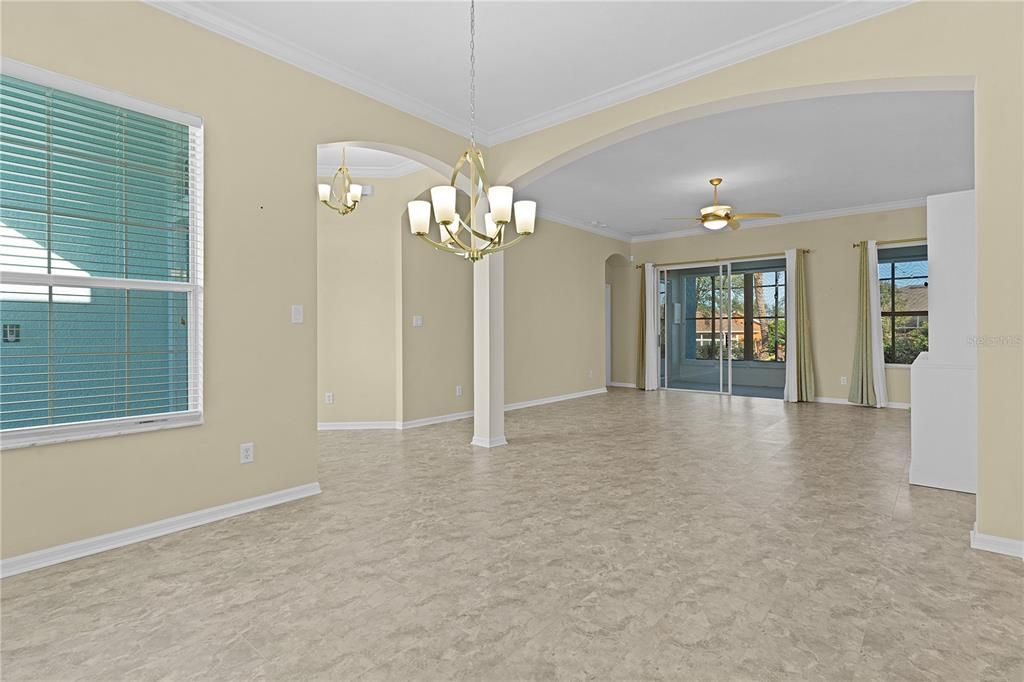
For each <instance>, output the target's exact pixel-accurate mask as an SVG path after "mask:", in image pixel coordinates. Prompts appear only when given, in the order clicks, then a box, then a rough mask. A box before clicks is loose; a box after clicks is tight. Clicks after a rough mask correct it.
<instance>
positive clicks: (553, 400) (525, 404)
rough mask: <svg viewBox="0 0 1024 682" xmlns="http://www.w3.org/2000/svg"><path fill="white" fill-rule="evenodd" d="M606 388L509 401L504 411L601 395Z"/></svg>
mask: <svg viewBox="0 0 1024 682" xmlns="http://www.w3.org/2000/svg"><path fill="white" fill-rule="evenodd" d="M607 392H608V389H607V388H604V387H602V388H592V389H590V390H589V391H579V392H578V393H566V394H565V395H553V396H550V397H548V398H537V399H536V400H524V401H523V402H521V403H509V404H508V405H505V411H506V412H511V411H512V410H521V409H523V408H524V407H536V406H537V405H547V404H549V403H559V402H562V401H563V400H573V399H575V398H586V397H588V396H592V395H601V394H602V393H607Z"/></svg>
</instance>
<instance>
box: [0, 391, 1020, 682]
mask: <svg viewBox="0 0 1024 682" xmlns="http://www.w3.org/2000/svg"><path fill="white" fill-rule="evenodd" d="M507 432H508V436H509V440H510V443H511V444H510V445H509V446H508V447H504V448H498V449H494V450H491V451H488V450H481V449H473V448H471V447H470V446H469V445H467V443H468V441H469V438H470V435H471V425H470V422H468V421H462V422H454V423H449V424H442V425H437V426H430V427H423V428H420V429H415V430H409V431H404V432H384V431H374V432H333V433H328V434H324V435H323V436H322V441H321V442H322V461H321V471H320V482H321V485H322V486H323V490H324V492H323V494H322V495H320V496H318V497H315V498H310V499H307V500H302V501H298V502H294V503H290V504H287V505H282V506H280V507H276V508H273V509H269V510H264V511H260V512H256V513H252V514H248V515H245V516H241V517H237V518H234V519H230V520H227V521H222V522H219V523H216V524H211V525H208V526H204V527H200V528H196V529H193V530H189V531H185V532H182V533H177V534H175V535H171V536H166V537H164V538H159V539H156V540H153V541H150V542H146V543H141V544H137V545H133V546H131V547H126V548H123V549H119V550H115V551H111V552H107V553H105V554H100V555H96V556H93V557H88V558H85V559H80V560H78V561H74V562H70V563H66V564H63V565H59V566H54V567H51V568H47V569H42V570H39V571H35V572H32V573H27V574H23V575H20V576H14V577H11V578H8V579H6V580H4V581H3V583H2V590H3V596H2V627H3V629H2V637H3V642H2V666H3V667H2V674H3V678H4V679H5V680H11V681H13V680H63V679H92V680H114V679H130V680H151V679H152V680H156V679H189V678H192V679H204V680H220V679H272V680H314V679H332V680H347V679H369V680H374V679H394V680H414V679H423V680H441V679H475V680H514V679H615V680H635V679H636V680H639V679H658V678H668V679H704V680H708V679H730V680H731V679H780V678H793V679H829V680H837V679H865V680H868V679H870V680H874V679H922V680H925V679H948V680H973V679H992V680H996V679H1006V680H1018V681H1019V680H1021V679H1022V678H1024V562H1021V561H1019V560H1015V559H1012V558H1009V557H1004V556H998V555H994V554H988V553H984V552H978V551H972V550H970V549H969V548H968V530H969V529H970V527H971V524H972V522H973V518H974V498H973V496H970V495H963V494H958V493H951V492H945V491H939V490H932V489H926V488H916V487H915V488H911V487H909V486H908V485H907V484H906V480H907V475H906V471H907V465H908V457H909V445H908V443H909V416H908V414H907V413H906V412H903V411H898V410H870V409H863V408H855V407H847V406H838V405H821V404H801V405H786V404H784V403H782V402H780V401H777V400H764V399H755V398H736V397H733V398H728V397H721V396H714V395H705V394H688V393H675V392H658V393H643V392H639V391H631V390H613V391H612V392H611V393H609V395H607V396H596V397H592V398H583V399H579V400H573V401H569V402H564V403H557V404H552V405H547V406H543V407H537V408H530V409H525V410H520V411H516V412H512V413H509V415H508V425H507Z"/></svg>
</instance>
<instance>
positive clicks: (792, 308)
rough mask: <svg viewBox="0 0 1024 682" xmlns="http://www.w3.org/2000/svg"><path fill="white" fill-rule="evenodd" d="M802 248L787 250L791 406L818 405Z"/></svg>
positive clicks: (787, 395)
mask: <svg viewBox="0 0 1024 682" xmlns="http://www.w3.org/2000/svg"><path fill="white" fill-rule="evenodd" d="M805 256H806V254H805V253H804V251H803V250H802V249H789V250H788V251H786V387H785V389H784V390H783V398H784V399H785V400H786V401H788V402H791V403H796V402H801V403H805V402H814V360H813V355H812V353H811V321H810V316H809V314H808V306H807V277H806V274H805V267H804V259H805Z"/></svg>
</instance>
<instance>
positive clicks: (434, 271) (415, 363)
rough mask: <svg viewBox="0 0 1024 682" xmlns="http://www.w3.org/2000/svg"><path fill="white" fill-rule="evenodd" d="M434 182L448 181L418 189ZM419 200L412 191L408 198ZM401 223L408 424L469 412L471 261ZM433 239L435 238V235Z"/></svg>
mask: <svg viewBox="0 0 1024 682" xmlns="http://www.w3.org/2000/svg"><path fill="white" fill-rule="evenodd" d="M435 184H444V181H443V180H442V181H441V182H437V181H431V182H430V183H429V184H425V185H422V186H421V187H420V189H421V190H426V189H428V188H429V187H430V186H432V185H435ZM427 197H428V195H427V194H424V195H423V196H420V197H418V198H420V199H426V198H427ZM415 198H417V195H416V193H412V194H409V195H408V196H407V198H406V201H408V200H410V199H415ZM459 202H460V203H459V213H460V215H463V216H465V215H468V214H469V205H468V202H467V200H466V198H465V197H464V196H462V195H461V193H460V196H459ZM403 209H404V204H403ZM402 225H403V227H402V273H401V276H402V307H403V318H402V321H401V331H402V338H403V350H402V356H403V373H404V376H403V382H402V385H403V419H404V421H407V422H408V421H414V420H416V419H425V418H427V417H439V416H442V415H448V414H455V413H457V412H470V411H472V410H473V264H472V263H470V262H469V261H467V260H464V259H461V258H457V257H455V256H452V255H451V254H447V253H441V252H440V251H438V250H436V249H434V248H432V247H431V246H430V245H429V244H427V243H426V242H424V241H422V240H421V239H419V238H418V237H414V236H413V235H412V234H411V233H410V231H409V227H408V225H409V224H408V221H407V220H406V221H403V223H402ZM435 229H436V228H435ZM431 237H433V238H434V239H436V236H434V235H433V234H432V235H431ZM414 315H419V316H421V317H423V326H422V327H413V326H412V318H413V316H414ZM457 385H461V386H462V396H461V397H457V396H456V395H455V387H456V386H457Z"/></svg>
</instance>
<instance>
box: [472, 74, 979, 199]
mask: <svg viewBox="0 0 1024 682" xmlns="http://www.w3.org/2000/svg"><path fill="white" fill-rule="evenodd" d="M974 86H975V79H974V78H973V77H971V76H921V77H907V78H885V79H872V80H856V81H844V82H830V83H817V84H812V85H802V86H797V87H792V88H780V89H776V90H765V91H761V92H754V93H748V94H743V95H738V96H735V97H726V98H723V99H717V100H711V101H706V102H701V103H698V104H693V105H689V106H682V107H679V108H676V109H672V110H670V111H666V112H663V113H661V114H658V115H656V116H653V117H651V118H647V119H644V120H642V121H638V122H636V123H632V124H628V125H624V126H621V127H615V125H614V124H611V125H608V126H607V127H606V129H605V130H604V131H603V132H597V133H594V132H591V130H592V128H591V127H590V126H580V129H581V132H576V131H573V132H574V133H575V134H574V135H563V136H560V138H559V139H553V140H547V142H549V143H548V144H544V145H540V146H535V147H530V148H528V149H527V152H526V153H524V152H523V148H522V147H516V154H515V157H514V158H512V157H509V158H506V157H505V156H504V155H502V154H501V152H502V151H504V149H503V147H504V145H503V146H501V147H498V148H497V149H496V150H495V152H492V155H491V156H492V158H495V159H496V160H497V163H496V164H495V167H496V169H497V172H496V173H495V175H496V176H498V177H501V178H503V181H504V182H507V183H509V184H512V185H513V186H515V187H527V186H529V185H530V184H531V183H533V182H536V181H537V180H539V179H540V178H542V177H544V176H545V175H547V174H548V173H551V172H553V171H556V170H558V169H559V168H561V167H563V166H565V165H567V164H569V163H572V162H573V161H576V160H578V159H581V158H583V157H584V156H587V155H588V154H592V153H594V152H596V151H599V150H601V149H604V148H605V147H609V146H611V145H614V144H617V143H619V142H623V141H625V140H628V139H630V138H633V137H636V136H638V135H643V134H644V133H648V132H652V131H655V130H659V129H661V128H664V127H667V126H671V125H675V124H677V123H683V122H685V121H690V120H694V119H698V118H703V117H705V116H712V115H714V114H720V113H724V112H728V111H735V110H737V109H746V108H750V107H756V106H760V105H763V104H774V103H779V102H791V101H797V100H802V99H814V98H819V97H833V96H837V95H857V94H868V93H884V92H913V91H942V90H946V91H968V90H973V89H974ZM509 146H512V145H509Z"/></svg>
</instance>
